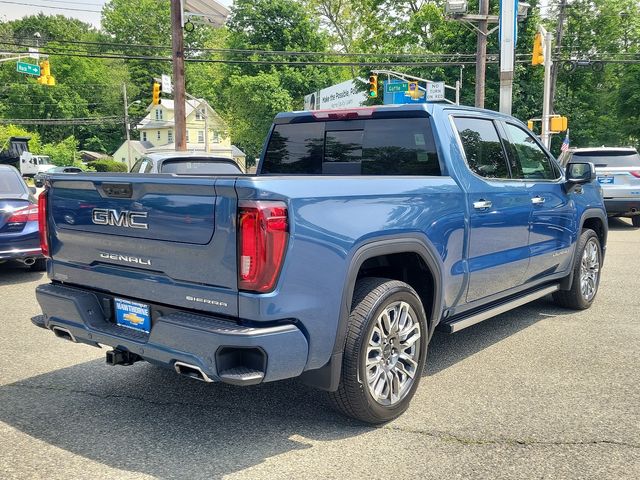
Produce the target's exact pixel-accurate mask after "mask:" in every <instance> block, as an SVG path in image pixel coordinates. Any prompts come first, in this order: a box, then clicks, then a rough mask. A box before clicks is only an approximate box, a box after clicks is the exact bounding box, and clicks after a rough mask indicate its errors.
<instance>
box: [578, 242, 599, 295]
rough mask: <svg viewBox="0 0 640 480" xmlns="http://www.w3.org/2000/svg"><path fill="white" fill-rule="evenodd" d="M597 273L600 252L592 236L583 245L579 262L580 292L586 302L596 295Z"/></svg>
mask: <svg viewBox="0 0 640 480" xmlns="http://www.w3.org/2000/svg"><path fill="white" fill-rule="evenodd" d="M599 275H600V252H599V249H598V245H597V244H596V242H595V240H594V239H593V238H592V239H590V240H589V241H588V242H587V244H586V245H585V246H584V251H583V252H582V260H581V262H580V292H581V293H582V297H583V298H584V299H585V300H586V301H587V302H590V301H591V300H592V299H593V297H595V295H596V291H597V289H598V276H599Z"/></svg>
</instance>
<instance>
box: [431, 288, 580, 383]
mask: <svg viewBox="0 0 640 480" xmlns="http://www.w3.org/2000/svg"><path fill="white" fill-rule="evenodd" d="M574 313H575V312H574V311H573V310H568V309H565V308H561V307H558V306H556V305H555V304H554V303H553V301H552V300H551V296H548V297H544V298H541V299H540V300H536V301H535V302H532V303H530V304H528V305H524V306H522V307H519V308H516V309H515V310H511V311H510V312H507V313H503V314H502V315H498V316H496V317H493V318H490V319H488V320H485V321H484V322H480V323H478V324H476V325H473V326H471V327H468V328H466V329H464V330H461V331H460V332H457V333H454V334H448V333H442V332H439V331H436V332H435V334H434V335H433V338H432V339H431V343H429V353H428V356H427V368H426V371H425V373H424V375H426V376H428V375H435V374H436V373H438V372H440V371H442V370H445V369H447V368H449V367H451V366H453V365H455V364H456V363H458V362H460V361H461V360H464V359H465V358H467V357H470V356H471V355H473V354H475V353H478V352H480V351H482V350H484V349H485V348H488V347H490V346H491V345H493V344H494V343H497V342H499V341H501V340H503V339H505V338H507V337H510V336H511V335H514V334H516V333H518V332H520V331H521V330H524V329H525V328H527V327H530V326H531V325H533V324H535V323H537V322H539V321H541V320H545V319H548V318H549V317H556V316H560V315H570V314H574Z"/></svg>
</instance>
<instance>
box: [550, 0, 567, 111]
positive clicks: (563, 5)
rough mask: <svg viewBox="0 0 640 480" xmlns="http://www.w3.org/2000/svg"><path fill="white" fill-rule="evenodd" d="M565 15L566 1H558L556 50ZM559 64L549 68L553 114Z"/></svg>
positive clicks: (558, 45)
mask: <svg viewBox="0 0 640 480" xmlns="http://www.w3.org/2000/svg"><path fill="white" fill-rule="evenodd" d="M566 13H567V0H560V11H559V12H558V28H557V29H556V48H557V49H558V50H559V49H560V48H561V47H562V37H563V36H564V19H565V15H566ZM559 68H560V64H559V63H554V64H553V66H552V67H551V91H550V93H549V96H550V98H551V107H550V111H551V112H553V111H554V108H553V103H554V100H555V97H556V84H557V81H558V69H559Z"/></svg>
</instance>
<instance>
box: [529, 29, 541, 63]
mask: <svg viewBox="0 0 640 480" xmlns="http://www.w3.org/2000/svg"><path fill="white" fill-rule="evenodd" d="M542 64H544V51H543V49H542V34H541V33H540V32H538V33H536V36H535V38H534V39H533V55H532V57H531V65H542Z"/></svg>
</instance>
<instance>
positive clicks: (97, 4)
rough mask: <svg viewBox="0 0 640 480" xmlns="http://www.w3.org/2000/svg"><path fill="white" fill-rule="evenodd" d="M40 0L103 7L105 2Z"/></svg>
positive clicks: (42, 0)
mask: <svg viewBox="0 0 640 480" xmlns="http://www.w3.org/2000/svg"><path fill="white" fill-rule="evenodd" d="M37 1H38V2H47V3H62V4H64V5H87V6H90V7H103V6H104V3H88V2H70V1H67V0H37Z"/></svg>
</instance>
